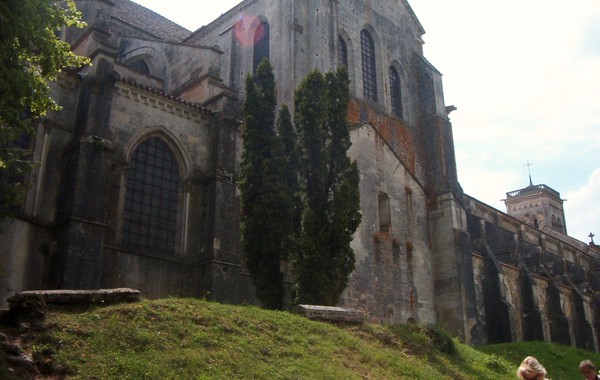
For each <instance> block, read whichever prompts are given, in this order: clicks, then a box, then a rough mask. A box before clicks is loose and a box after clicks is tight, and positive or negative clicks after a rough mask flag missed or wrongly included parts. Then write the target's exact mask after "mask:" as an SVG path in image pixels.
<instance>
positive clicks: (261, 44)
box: [252, 22, 270, 72]
mask: <svg viewBox="0 0 600 380" xmlns="http://www.w3.org/2000/svg"><path fill="white" fill-rule="evenodd" d="M269 34H270V30H269V23H267V22H262V23H260V25H259V26H258V27H257V28H256V31H254V52H253V66H252V70H253V72H256V69H257V68H258V65H260V62H261V61H262V60H263V58H267V59H268V58H269Z"/></svg>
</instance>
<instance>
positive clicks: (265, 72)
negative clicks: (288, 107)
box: [239, 59, 284, 309]
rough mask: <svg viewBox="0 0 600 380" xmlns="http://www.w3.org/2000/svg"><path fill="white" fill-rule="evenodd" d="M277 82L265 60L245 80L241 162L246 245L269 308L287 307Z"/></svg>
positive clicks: (261, 297) (257, 286)
mask: <svg viewBox="0 0 600 380" xmlns="http://www.w3.org/2000/svg"><path fill="white" fill-rule="evenodd" d="M275 106H276V98H275V79H274V76H273V68H272V67H271V64H270V63H269V61H268V60H267V59H263V61H262V62H261V64H260V65H259V66H258V68H257V70H256V74H255V75H254V76H248V77H247V78H246V100H245V102H244V127H243V131H242V138H243V141H244V152H243V154H242V161H241V175H240V183H239V187H240V192H241V204H242V224H241V227H242V242H243V246H244V250H245V253H246V265H247V267H248V270H249V271H250V274H251V275H252V279H253V284H254V288H255V291H256V297H257V298H258V300H259V301H260V302H261V303H262V305H263V306H264V307H266V308H270V309H281V308H282V307H283V296H284V285H283V274H282V273H281V270H280V262H281V251H280V243H279V241H280V238H279V237H278V236H279V234H280V231H279V229H280V228H279V227H278V226H277V223H278V221H279V220H278V216H277V212H278V210H279V209H280V208H281V205H280V203H281V201H280V200H279V196H280V193H279V191H277V189H279V188H280V187H281V184H280V183H279V182H280V179H279V178H278V166H279V165H278V163H277V162H276V160H275V159H274V155H273V152H274V149H275V145H276V141H275Z"/></svg>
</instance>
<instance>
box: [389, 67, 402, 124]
mask: <svg viewBox="0 0 600 380" xmlns="http://www.w3.org/2000/svg"><path fill="white" fill-rule="evenodd" d="M390 99H391V102H392V114H393V115H395V116H398V117H402V89H401V87H400V75H399V74H398V70H396V68H395V67H394V66H390Z"/></svg>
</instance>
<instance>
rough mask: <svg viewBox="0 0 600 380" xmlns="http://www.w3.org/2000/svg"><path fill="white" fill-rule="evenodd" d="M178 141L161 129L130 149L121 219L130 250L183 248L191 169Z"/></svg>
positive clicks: (164, 251) (156, 251) (123, 237)
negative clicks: (187, 180)
mask: <svg viewBox="0 0 600 380" xmlns="http://www.w3.org/2000/svg"><path fill="white" fill-rule="evenodd" d="M174 141H176V140H173V139H170V138H169V136H168V135H167V134H165V133H164V132H163V131H162V130H161V128H158V127H157V128H152V129H150V130H147V131H145V133H142V135H141V138H139V139H136V140H134V142H133V143H132V144H131V146H130V147H129V150H128V152H127V154H126V156H127V158H126V160H127V162H128V165H127V171H126V173H125V178H124V185H125V186H124V193H123V198H122V199H123V201H122V218H121V219H122V220H121V244H122V246H123V247H124V248H125V249H127V250H131V251H134V252H140V253H141V252H144V253H154V254H175V253H178V252H179V251H181V249H182V244H181V242H182V241H183V235H184V231H185V228H184V221H185V218H184V214H185V212H184V210H185V207H184V203H185V202H184V189H183V179H184V178H185V176H186V174H187V169H186V165H185V164H184V162H185V160H182V157H183V155H182V153H181V151H180V150H179V149H177V144H176V143H174Z"/></svg>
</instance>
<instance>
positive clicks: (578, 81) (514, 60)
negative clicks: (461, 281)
mask: <svg viewBox="0 0 600 380" xmlns="http://www.w3.org/2000/svg"><path fill="white" fill-rule="evenodd" d="M134 1H135V2H137V3H139V4H142V5H144V6H146V7H147V8H150V9H152V10H154V11H155V12H157V13H159V14H162V15H163V16H165V17H167V18H169V19H170V20H172V21H174V22H176V23H178V24H180V25H181V26H184V27H186V28H187V29H190V30H196V29H198V28H199V27H200V26H202V25H206V24H208V23H210V21H212V20H214V19H215V18H216V17H218V16H219V15H221V14H222V13H224V12H226V11H227V10H229V9H230V8H232V7H233V6H234V5H236V4H237V3H239V0H220V1H212V0H211V1H209V0H197V1H194V2H192V1H190V0H169V1H164V0H134ZM274 1H277V0H274ZM409 3H410V5H411V7H412V8H413V10H414V11H415V14H416V15H417V18H418V19H419V21H420V22H421V25H422V26H423V28H424V29H425V31H426V34H425V35H424V36H423V40H424V41H425V45H424V48H423V49H424V53H425V57H426V58H427V59H428V60H429V62H431V63H432V64H433V65H434V66H435V67H436V68H437V69H438V70H439V71H440V72H441V73H442V74H443V82H444V97H445V102H446V105H454V106H456V107H457V110H456V111H454V112H452V113H451V114H450V119H451V121H452V125H453V133H454V145H455V151H456V160H457V168H458V178H459V181H460V183H461V185H462V187H463V190H464V191H465V193H467V194H468V195H470V196H472V197H474V198H477V199H478V200H480V201H482V202H484V203H487V204H489V205H490V206H492V207H495V208H496V209H498V210H500V211H503V212H505V211H506V208H505V206H504V202H503V201H502V200H503V199H504V198H506V193H507V192H509V191H513V190H518V189H521V188H524V187H526V186H528V185H529V175H531V180H532V182H533V184H534V185H539V184H545V185H548V186H550V187H551V188H553V189H554V190H556V191H558V192H560V194H561V198H562V199H564V200H565V202H564V209H565V219H566V224H567V231H568V233H569V235H570V236H573V237H575V238H577V239H579V240H581V241H583V242H586V243H587V242H589V241H590V238H589V237H588V235H589V234H590V232H592V233H594V234H597V235H598V236H597V238H596V239H595V240H594V241H595V243H597V244H599V243H600V0H572V1H570V2H563V1H558V0H504V1H501V2H499V1H482V0H453V1H446V0H412V1H411V0H409ZM528 164H529V165H528Z"/></svg>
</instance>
